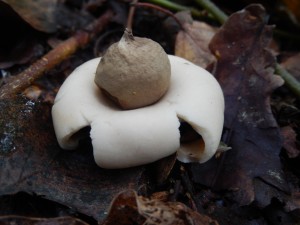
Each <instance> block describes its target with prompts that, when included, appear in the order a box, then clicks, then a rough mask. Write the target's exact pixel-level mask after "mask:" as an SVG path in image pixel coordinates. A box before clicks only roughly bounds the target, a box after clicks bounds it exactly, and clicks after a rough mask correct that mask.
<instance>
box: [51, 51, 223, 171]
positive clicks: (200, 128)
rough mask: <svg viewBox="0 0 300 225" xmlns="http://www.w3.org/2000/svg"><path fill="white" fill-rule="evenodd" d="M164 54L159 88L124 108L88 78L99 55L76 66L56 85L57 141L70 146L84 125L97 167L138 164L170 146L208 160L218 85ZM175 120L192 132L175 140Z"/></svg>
mask: <svg viewBox="0 0 300 225" xmlns="http://www.w3.org/2000/svg"><path fill="white" fill-rule="evenodd" d="M167 58H168V59H169V64H170V69H171V76H170V81H169V84H170V85H169V87H168V89H167V90H165V91H164V92H165V94H164V95H162V96H161V95H160V96H159V98H158V99H157V100H154V101H153V102H154V103H153V102H152V104H151V103H147V104H146V106H144V107H139V108H136V107H135V106H134V107H133V108H131V109H130V110H128V109H127V108H126V107H124V108H125V109H126V110H124V108H123V109H120V108H119V107H118V106H117V105H116V104H114V103H113V102H112V101H110V99H109V98H107V93H104V92H105V91H106V90H105V91H103V89H101V88H99V87H98V86H97V84H96V83H95V82H94V79H95V73H96V70H97V67H98V65H99V67H100V66H101V60H102V59H101V58H95V59H92V60H90V61H88V62H86V63H84V64H82V65H81V66H79V67H78V68H76V69H75V71H74V72H73V73H72V74H71V75H70V76H69V77H68V78H67V79H66V80H65V82H64V83H63V85H62V86H61V88H60V90H59V92H58V94H57V96H56V99H55V103H54V106H53V108H52V117H53V124H54V129H55V133H56V136H57V140H58V143H59V145H60V146H61V147H62V148H63V149H75V148H76V147H77V146H78V144H79V136H78V135H76V134H77V133H78V132H79V131H80V130H81V129H83V128H85V127H89V126H90V127H91V131H90V137H91V140H92V145H93V153H94V158H95V161H96V163H97V164H98V165H99V166H100V167H102V168H114V169H115V168H126V167H132V166H138V165H142V164H147V163H151V162H154V161H157V160H159V159H161V158H164V157H166V156H169V155H171V154H173V153H175V152H177V158H178V160H180V161H182V162H199V163H203V162H206V161H207V160H209V159H210V158H211V157H212V156H213V155H214V154H215V152H216V150H217V148H218V145H219V142H220V138H221V134H222V128H223V120H224V98H223V93H222V90H221V88H220V86H219V84H218V82H217V81H216V80H215V78H214V77H213V76H212V75H211V74H210V73H209V72H207V71H206V70H204V69H202V68H200V67H199V66H196V65H194V64H193V63H191V62H189V61H187V60H185V59H182V58H180V57H176V56H172V55H167ZM106 60H107V59H106ZM99 62H100V63H99ZM98 70H99V68H98ZM149 104H150V105H149ZM181 124H188V125H189V126H190V127H191V128H189V129H190V130H191V129H192V132H194V133H196V134H197V135H198V134H199V135H198V137H197V138H193V139H192V140H190V141H180V140H181V139H182V137H181V136H182V135H183V134H181V133H180V126H181ZM200 135H201V136H200Z"/></svg>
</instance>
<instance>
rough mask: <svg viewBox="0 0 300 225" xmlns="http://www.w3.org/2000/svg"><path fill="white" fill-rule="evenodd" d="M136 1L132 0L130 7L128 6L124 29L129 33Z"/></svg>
mask: <svg viewBox="0 0 300 225" xmlns="http://www.w3.org/2000/svg"><path fill="white" fill-rule="evenodd" d="M137 3H138V0H133V1H132V2H131V5H130V8H129V13H128V19H127V26H126V29H128V30H129V31H130V32H131V33H132V21H133V16H134V12H135V5H136V4H137Z"/></svg>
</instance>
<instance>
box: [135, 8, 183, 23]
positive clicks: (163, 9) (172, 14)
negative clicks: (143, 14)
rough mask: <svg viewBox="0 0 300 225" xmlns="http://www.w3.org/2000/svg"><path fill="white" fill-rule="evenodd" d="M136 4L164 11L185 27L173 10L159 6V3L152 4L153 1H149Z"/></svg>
mask: <svg viewBox="0 0 300 225" xmlns="http://www.w3.org/2000/svg"><path fill="white" fill-rule="evenodd" d="M136 6H138V7H147V8H153V9H155V10H157V11H160V12H162V13H164V14H166V15H168V16H170V17H172V18H173V19H174V20H175V21H176V23H177V24H178V25H179V26H180V27H181V28H182V29H184V27H183V24H182V23H181V22H180V20H179V19H178V18H177V17H176V16H175V15H174V13H172V12H171V11H169V10H167V9H165V8H162V7H160V6H158V5H154V4H152V3H147V2H139V3H137V4H136Z"/></svg>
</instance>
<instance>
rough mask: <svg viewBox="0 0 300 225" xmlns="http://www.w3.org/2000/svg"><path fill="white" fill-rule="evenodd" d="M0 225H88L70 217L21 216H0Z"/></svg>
mask: <svg viewBox="0 0 300 225" xmlns="http://www.w3.org/2000/svg"><path fill="white" fill-rule="evenodd" d="M0 224H1V225H11V224H18V225H88V224H87V223H85V222H83V221H81V220H79V219H76V218H71V217H59V218H30V217H23V216H2V217H0Z"/></svg>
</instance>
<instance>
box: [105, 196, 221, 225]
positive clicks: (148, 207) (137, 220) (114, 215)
mask: <svg viewBox="0 0 300 225" xmlns="http://www.w3.org/2000/svg"><path fill="white" fill-rule="evenodd" d="M133 221H134V224H141V225H142V224H149V225H150V224H151V225H218V222H217V221H215V220H213V219H211V218H210V217H208V216H205V215H201V214H199V213H198V212H195V211H193V210H191V209H190V208H188V207H187V206H185V205H184V204H182V203H179V202H162V201H159V200H155V199H149V198H145V197H142V196H138V195H137V194H136V192H134V191H132V190H128V191H125V192H122V193H120V194H119V195H118V196H116V198H115V199H114V201H113V202H112V205H111V207H110V211H109V214H108V216H107V218H106V220H105V221H104V222H103V224H102V225H114V224H120V225H131V224H133Z"/></svg>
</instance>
